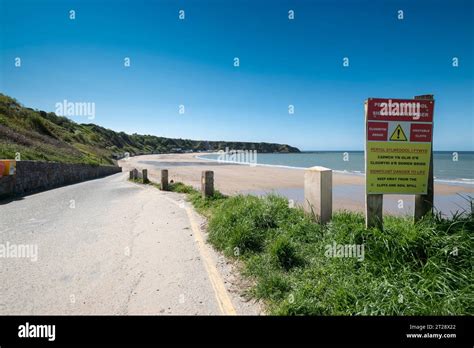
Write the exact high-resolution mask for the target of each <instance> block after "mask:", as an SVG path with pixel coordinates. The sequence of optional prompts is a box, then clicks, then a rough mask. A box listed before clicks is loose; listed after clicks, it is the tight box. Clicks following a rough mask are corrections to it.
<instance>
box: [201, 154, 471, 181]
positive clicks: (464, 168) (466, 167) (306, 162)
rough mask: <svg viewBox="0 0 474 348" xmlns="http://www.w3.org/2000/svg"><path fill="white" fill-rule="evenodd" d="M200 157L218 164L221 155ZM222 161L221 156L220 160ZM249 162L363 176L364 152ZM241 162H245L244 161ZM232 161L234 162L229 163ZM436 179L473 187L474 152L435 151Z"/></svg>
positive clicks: (268, 157)
mask: <svg viewBox="0 0 474 348" xmlns="http://www.w3.org/2000/svg"><path fill="white" fill-rule="evenodd" d="M198 158H201V159H207V160H211V161H217V160H218V159H219V155H218V154H205V155H200V156H199V157H198ZM221 158H222V157H221ZM250 160H251V161H253V162H254V163H255V164H256V165H258V166H274V167H285V168H299V169H304V168H308V167H313V166H322V167H327V168H331V169H332V170H333V171H335V172H342V173H352V174H355V175H364V152H363V151H305V152H301V153H257V154H256V156H254V155H252V156H251V157H250ZM241 161H245V158H243V156H242V159H241ZM230 162H233V161H232V160H230ZM433 170H434V178H435V181H437V182H445V183H448V184H449V183H451V184H456V185H467V186H471V185H474V151H458V152H455V151H434V153H433Z"/></svg>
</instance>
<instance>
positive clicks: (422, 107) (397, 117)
mask: <svg viewBox="0 0 474 348" xmlns="http://www.w3.org/2000/svg"><path fill="white" fill-rule="evenodd" d="M433 109H434V102H433V100H422V99H381V98H370V99H369V101H368V105H367V120H369V121H372V120H373V121H406V122H433Z"/></svg>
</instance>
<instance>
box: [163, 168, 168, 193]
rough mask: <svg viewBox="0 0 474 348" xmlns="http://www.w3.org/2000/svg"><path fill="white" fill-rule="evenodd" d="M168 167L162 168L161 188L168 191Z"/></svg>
mask: <svg viewBox="0 0 474 348" xmlns="http://www.w3.org/2000/svg"><path fill="white" fill-rule="evenodd" d="M168 188H169V187H168V169H162V170H161V189H162V190H163V191H168Z"/></svg>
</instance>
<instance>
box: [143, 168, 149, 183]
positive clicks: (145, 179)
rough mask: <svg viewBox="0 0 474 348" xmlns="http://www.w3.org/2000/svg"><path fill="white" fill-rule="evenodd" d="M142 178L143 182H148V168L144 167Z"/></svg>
mask: <svg viewBox="0 0 474 348" xmlns="http://www.w3.org/2000/svg"><path fill="white" fill-rule="evenodd" d="M142 180H143V183H144V184H146V183H148V169H142Z"/></svg>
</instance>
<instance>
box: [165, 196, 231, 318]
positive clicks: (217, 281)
mask: <svg viewBox="0 0 474 348" xmlns="http://www.w3.org/2000/svg"><path fill="white" fill-rule="evenodd" d="M164 197H165V198H166V199H167V200H169V201H171V202H172V203H174V204H176V205H178V206H179V207H180V208H182V209H185V210H186V214H187V215H188V219H189V222H190V224H191V228H192V229H193V232H194V233H193V234H194V239H195V240H196V242H197V244H198V249H199V254H201V259H202V261H203V263H204V268H205V269H206V272H207V275H208V276H209V280H210V282H211V285H212V288H213V290H214V294H215V296H216V300H217V304H218V305H219V309H220V310H221V312H222V314H225V315H236V314H237V312H236V311H235V308H234V305H233V304H232V301H231V300H230V298H229V295H228V293H227V289H226V288H225V285H224V281H223V280H222V278H221V276H220V274H219V271H218V270H217V268H216V266H215V265H214V262H213V260H212V257H211V255H210V254H209V252H208V250H207V246H206V243H205V242H204V237H203V235H202V233H201V228H200V227H199V226H198V224H197V222H196V220H195V219H194V212H193V210H192V209H191V208H190V207H189V206H187V205H185V206H184V207H183V206H181V205H180V203H179V202H176V201H175V200H174V199H171V198H169V197H166V196H164Z"/></svg>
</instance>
